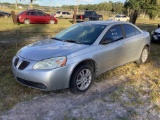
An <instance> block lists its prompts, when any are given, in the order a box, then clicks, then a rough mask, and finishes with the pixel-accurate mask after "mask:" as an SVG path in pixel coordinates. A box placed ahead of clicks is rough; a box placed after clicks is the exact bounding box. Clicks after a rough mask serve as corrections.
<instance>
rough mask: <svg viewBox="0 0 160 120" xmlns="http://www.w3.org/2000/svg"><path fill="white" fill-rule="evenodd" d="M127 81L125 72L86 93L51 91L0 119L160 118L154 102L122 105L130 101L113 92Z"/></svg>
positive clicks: (96, 84) (125, 119)
mask: <svg viewBox="0 0 160 120" xmlns="http://www.w3.org/2000/svg"><path fill="white" fill-rule="evenodd" d="M126 82H128V77H127V75H126V76H124V75H122V76H120V77H118V78H116V77H115V78H112V79H109V80H104V81H102V82H94V83H93V84H92V86H91V88H90V89H89V90H88V91H87V92H86V93H84V94H79V95H76V94H72V93H70V92H69V90H64V91H61V92H60V93H50V94H48V95H45V96H41V97H38V98H34V99H33V100H31V101H28V102H23V103H19V104H17V105H16V106H15V107H14V108H13V109H11V110H9V111H7V112H5V113H2V114H1V115H0V120H160V112H158V111H156V109H153V108H154V107H155V106H154V105H153V104H152V103H150V102H145V104H138V105H129V104H122V101H127V100H129V99H128V98H127V97H126V94H124V93H123V94H122V95H120V96H121V99H117V100H116V96H113V95H112V93H114V92H115V91H117V90H119V89H120V87H121V86H122V85H124V84H125V83H126ZM113 97H114V99H113ZM143 97H144V96H143ZM143 99H145V98H143ZM130 101H131V99H130ZM133 101H134V99H133ZM135 101H136V100H135ZM131 103H132V101H131ZM133 103H134V102H133Z"/></svg>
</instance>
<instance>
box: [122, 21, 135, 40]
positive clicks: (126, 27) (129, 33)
mask: <svg viewBox="0 0 160 120" xmlns="http://www.w3.org/2000/svg"><path fill="white" fill-rule="evenodd" d="M123 28H124V31H125V33H126V37H132V36H133V35H135V34H136V32H135V27H133V26H131V25H128V24H123Z"/></svg>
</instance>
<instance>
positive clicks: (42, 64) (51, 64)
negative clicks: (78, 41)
mask: <svg viewBox="0 0 160 120" xmlns="http://www.w3.org/2000/svg"><path fill="white" fill-rule="evenodd" d="M66 61H67V58H66V57H57V58H50V59H46V60H42V61H39V62H38V63H36V64H35V65H34V66H33V69H55V68H58V67H63V66H65V65H66Z"/></svg>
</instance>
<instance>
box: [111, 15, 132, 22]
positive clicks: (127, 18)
mask: <svg viewBox="0 0 160 120" xmlns="http://www.w3.org/2000/svg"><path fill="white" fill-rule="evenodd" d="M129 19H130V18H129V17H127V16H126V15H123V14H117V15H116V16H115V17H114V20H117V21H126V22H127V21H129Z"/></svg>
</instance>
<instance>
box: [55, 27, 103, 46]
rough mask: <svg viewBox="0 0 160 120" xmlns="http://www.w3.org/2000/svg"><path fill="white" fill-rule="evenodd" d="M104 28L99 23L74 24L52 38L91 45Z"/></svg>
mask: <svg viewBox="0 0 160 120" xmlns="http://www.w3.org/2000/svg"><path fill="white" fill-rule="evenodd" d="M105 28H106V25H100V24H75V25H72V26H71V27H69V28H67V29H65V30H63V31H62V32H60V33H58V34H57V35H56V36H55V37H54V38H53V39H55V40H61V41H65V42H74V43H78V44H86V45H91V44H93V43H94V42H95V40H96V39H97V38H98V36H99V35H100V34H101V33H102V31H103V30H104V29H105Z"/></svg>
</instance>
